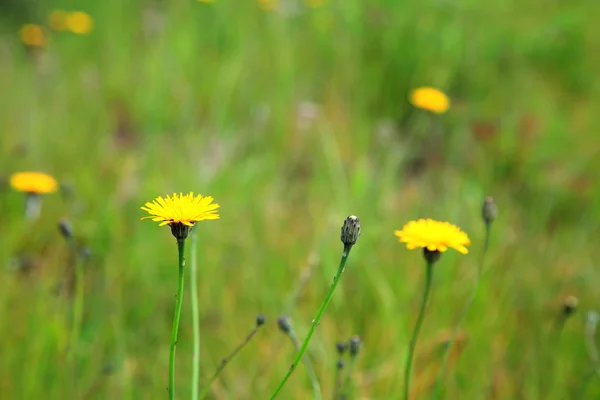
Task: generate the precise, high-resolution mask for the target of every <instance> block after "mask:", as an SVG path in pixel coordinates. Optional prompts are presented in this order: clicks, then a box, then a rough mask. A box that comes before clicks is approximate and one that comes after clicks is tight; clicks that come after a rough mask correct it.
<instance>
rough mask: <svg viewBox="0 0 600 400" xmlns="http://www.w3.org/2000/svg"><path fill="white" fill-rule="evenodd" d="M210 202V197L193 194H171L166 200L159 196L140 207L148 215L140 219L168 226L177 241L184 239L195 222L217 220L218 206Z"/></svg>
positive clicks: (211, 199)
mask: <svg viewBox="0 0 600 400" xmlns="http://www.w3.org/2000/svg"><path fill="white" fill-rule="evenodd" d="M212 201H213V198H212V196H206V197H203V196H202V195H200V194H199V195H196V196H194V193H193V192H190V193H189V194H186V195H184V194H181V193H180V194H179V195H177V193H173V196H172V197H171V196H167V197H166V198H163V197H161V196H159V197H157V198H156V199H154V200H153V201H152V202H148V203H146V204H145V205H144V206H143V207H141V209H142V210H144V211H147V212H148V213H149V214H150V216H149V217H142V219H147V218H152V221H155V222H160V225H159V226H164V225H170V226H171V232H173V235H174V236H175V237H176V238H177V239H178V240H180V239H185V238H186V237H187V235H188V233H189V230H190V229H191V227H192V226H194V224H195V223H196V222H198V221H203V220H207V219H219V214H217V209H218V208H219V205H218V204H216V203H213V202H212Z"/></svg>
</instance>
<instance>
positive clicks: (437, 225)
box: [394, 219, 471, 254]
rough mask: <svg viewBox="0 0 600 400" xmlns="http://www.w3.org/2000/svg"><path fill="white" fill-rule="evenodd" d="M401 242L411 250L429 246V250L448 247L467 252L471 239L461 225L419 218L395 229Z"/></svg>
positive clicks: (439, 249)
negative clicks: (397, 229) (399, 228)
mask: <svg viewBox="0 0 600 400" xmlns="http://www.w3.org/2000/svg"><path fill="white" fill-rule="evenodd" d="M394 234H395V235H396V236H398V238H399V241H400V243H406V247H407V248H408V249H410V250H413V249H416V248H427V250H429V251H439V252H440V253H443V252H445V251H446V250H448V247H451V248H453V249H454V250H456V251H458V252H460V253H462V254H467V253H468V252H469V251H468V250H467V248H466V247H465V246H469V245H470V244H471V240H469V237H468V236H467V234H466V233H465V232H463V231H462V230H460V228H459V227H457V226H455V225H452V224H451V223H449V222H439V221H434V220H432V219H419V220H418V221H410V222H409V223H407V224H406V225H404V227H403V228H402V230H399V231H395V232H394Z"/></svg>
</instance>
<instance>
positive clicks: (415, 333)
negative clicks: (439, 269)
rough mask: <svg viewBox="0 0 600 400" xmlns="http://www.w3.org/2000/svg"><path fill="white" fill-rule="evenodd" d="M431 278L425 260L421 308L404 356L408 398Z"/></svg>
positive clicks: (405, 390) (406, 395) (405, 396)
mask: <svg viewBox="0 0 600 400" xmlns="http://www.w3.org/2000/svg"><path fill="white" fill-rule="evenodd" d="M432 278H433V262H430V261H428V262H427V272H426V275H425V292H424V293H423V301H422V303H421V309H420V310H419V316H418V317H417V323H416V325H415V329H414V331H413V334H412V338H411V339H410V344H409V346H408V355H407V356H406V367H405V369H404V399H405V400H408V398H409V394H410V371H411V367H412V360H413V356H414V353H415V347H416V346H417V339H418V337H419V331H420V330H421V325H422V324H423V319H424V317H425V309H426V308H427V303H428V302H429V293H430V292H431V282H432V280H433V279H432Z"/></svg>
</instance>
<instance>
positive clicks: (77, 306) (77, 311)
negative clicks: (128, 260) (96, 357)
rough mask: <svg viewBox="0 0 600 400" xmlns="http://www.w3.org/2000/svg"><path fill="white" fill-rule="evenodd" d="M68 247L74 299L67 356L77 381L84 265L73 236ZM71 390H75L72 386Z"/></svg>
mask: <svg viewBox="0 0 600 400" xmlns="http://www.w3.org/2000/svg"><path fill="white" fill-rule="evenodd" d="M68 241H69V247H70V248H71V252H72V257H73V258H74V260H75V299H74V302H73V325H72V327H71V341H70V347H71V348H70V351H69V357H70V359H71V364H72V365H71V367H72V368H73V379H74V380H75V382H77V365H76V363H75V354H76V352H77V347H78V346H77V345H78V343H79V337H80V335H81V321H82V320H83V304H84V287H83V285H84V270H83V268H84V266H83V262H82V261H81V257H79V254H78V253H77V244H76V243H75V240H74V239H73V238H70V239H69V240H68ZM73 390H76V388H75V387H73Z"/></svg>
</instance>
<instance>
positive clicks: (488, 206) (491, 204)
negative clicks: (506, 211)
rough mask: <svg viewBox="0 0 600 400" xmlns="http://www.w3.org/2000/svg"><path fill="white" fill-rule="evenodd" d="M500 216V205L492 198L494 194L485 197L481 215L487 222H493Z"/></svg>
mask: <svg viewBox="0 0 600 400" xmlns="http://www.w3.org/2000/svg"><path fill="white" fill-rule="evenodd" d="M497 216H498V206H497V205H496V202H495V201H494V199H493V198H492V196H488V197H486V198H485V201H484V202H483V207H482V209H481V217H482V218H483V221H484V222H485V223H486V224H491V223H492V222H493V221H494V220H495V219H496V217H497Z"/></svg>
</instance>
